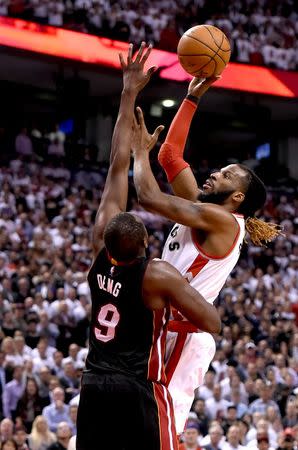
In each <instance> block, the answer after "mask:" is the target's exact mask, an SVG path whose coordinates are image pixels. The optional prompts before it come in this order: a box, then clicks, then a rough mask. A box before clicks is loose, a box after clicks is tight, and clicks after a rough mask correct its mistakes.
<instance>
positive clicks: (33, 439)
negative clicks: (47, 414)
mask: <svg viewBox="0 0 298 450" xmlns="http://www.w3.org/2000/svg"><path fill="white" fill-rule="evenodd" d="M54 442H56V436H55V434H54V433H52V432H51V431H50V430H49V427H48V424H47V421H46V419H45V418H44V417H43V416H37V417H36V418H35V420H34V422H33V425H32V431H31V434H30V435H29V445H30V450H47V449H48V447H49V446H50V445H51V444H53V443H54Z"/></svg>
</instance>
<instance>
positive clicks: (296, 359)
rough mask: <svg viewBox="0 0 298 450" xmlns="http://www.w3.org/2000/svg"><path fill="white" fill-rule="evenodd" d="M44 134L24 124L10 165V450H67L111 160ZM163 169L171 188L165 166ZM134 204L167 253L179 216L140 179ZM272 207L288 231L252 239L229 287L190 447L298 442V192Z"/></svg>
mask: <svg viewBox="0 0 298 450" xmlns="http://www.w3.org/2000/svg"><path fill="white" fill-rule="evenodd" d="M39 139H40V135H39V134H38V132H37V130H33V132H32V134H30V135H29V134H28V132H27V130H26V129H23V130H22V131H21V132H20V133H19V135H18V136H17V137H16V139H15V142H14V146H15V156H14V158H13V159H9V158H7V159H6V161H3V162H2V164H1V166H0V340H1V347H0V394H1V398H2V403H0V409H1V411H0V416H1V419H2V420H1V422H0V442H1V445H0V449H1V450H11V449H18V450H28V449H30V450H47V449H49V450H55V449H56V450H57V449H58V450H59V449H60V450H61V449H62V450H63V449H66V448H67V446H68V444H69V441H70V439H71V436H74V435H75V433H76V414H77V406H78V401H79V393H80V377H81V374H82V370H83V368H84V361H85V357H86V353H87V345H88V323H89V317H90V308H91V304H90V292H89V288H88V284H87V281H86V273H87V271H88V268H89V266H90V263H91V245H90V242H91V233H92V225H93V222H94V218H95V214H96V210H97V208H98V205H99V202H100V198H101V194H102V190H103V186H104V181H105V176H106V172H107V168H106V167H105V166H98V167H97V168H96V169H92V167H93V166H92V164H91V162H92V161H91V160H92V158H91V159H90V153H89V151H87V152H85V153H84V154H83V155H82V160H81V162H82V164H81V165H80V167H76V168H75V167H74V166H73V165H72V166H71V167H70V166H69V165H67V164H66V162H65V159H64V154H65V149H64V144H65V135H64V134H63V133H62V132H61V131H60V130H59V129H58V128H57V129H56V130H54V131H53V132H52V133H49V135H48V136H47V147H46V152H45V155H44V156H43V157H41V156H40V152H39V151H38V147H39V145H40V142H39ZM0 141H1V140H0ZM0 145H2V144H1V142H0ZM6 154H7V153H6ZM2 155H3V152H2ZM247 163H248V164H253V165H255V160H254V159H253V158H251V159H250V160H248V161H247ZM205 165H206V162H205ZM201 169H202V171H201V172H200V169H199V171H198V173H199V174H200V173H201V175H200V176H202V173H203V172H204V168H203V167H202V168H201ZM156 176H157V178H158V180H159V183H160V185H161V187H162V189H163V190H167V191H168V190H169V187H168V185H167V184H166V182H165V178H164V176H163V174H162V173H161V171H160V170H159V171H157V172H156ZM129 209H130V210H134V211H135V213H137V214H139V215H140V216H141V217H142V219H143V220H144V222H145V224H146V226H147V228H148V231H149V243H150V246H149V250H150V254H151V256H152V257H156V256H160V253H161V250H162V246H163V243H164V241H165V238H166V236H167V232H168V230H169V227H170V225H171V224H170V223H168V222H167V221H166V220H165V219H163V218H161V217H159V216H155V215H153V214H151V213H148V212H146V211H144V210H143V209H142V208H141V207H140V206H139V205H138V203H137V201H136V197H135V192H134V189H133V185H132V179H131V177H130V199H129ZM262 216H263V218H265V219H267V220H271V221H275V222H278V223H280V224H281V225H282V226H283V228H284V236H281V237H279V238H278V239H277V240H276V241H275V242H274V243H273V244H270V245H269V246H268V247H263V248H260V247H254V246H250V245H244V248H243V250H242V256H241V259H240V261H239V263H238V265H237V267H236V269H235V270H234V271H233V273H232V275H231V276H230V277H229V279H228V281H227V283H226V285H225V287H224V289H223V290H222V292H221V294H220V296H219V299H218V301H217V304H218V310H219V313H220V316H221V319H222V322H223V329H222V333H221V334H220V336H218V337H217V338H216V341H217V353H216V356H215V359H214V362H213V363H212V365H211V366H210V370H209V372H208V373H207V375H206V378H205V383H204V385H203V386H202V387H201V388H199V389H198V390H197V391H196V399H195V402H194V405H193V408H192V412H191V413H190V416H189V420H188V423H187V427H186V431H185V434H184V436H183V437H182V440H184V441H185V442H182V443H181V444H180V448H181V450H182V449H192V448H197V446H199V447H200V448H203V447H205V448H206V449H208V450H213V449H215V450H232V449H233V450H234V449H235V450H242V449H243V448H249V449H257V448H258V449H260V450H267V449H276V448H278V449H285V450H292V449H296V447H297V443H298V327H297V326H298V233H297V230H298V219H297V217H298V197H297V191H296V192H295V190H294V189H292V190H288V191H284V192H283V190H282V189H280V188H279V189H275V190H274V189H273V190H271V191H270V192H269V194H268V201H267V204H266V207H265V208H264V210H263V211H262ZM117 420H121V418H116V417H115V421H117ZM115 429H116V425H115ZM132 432H133V430H132ZM112 440H113V436H111V442H112ZM90 450H93V449H90Z"/></svg>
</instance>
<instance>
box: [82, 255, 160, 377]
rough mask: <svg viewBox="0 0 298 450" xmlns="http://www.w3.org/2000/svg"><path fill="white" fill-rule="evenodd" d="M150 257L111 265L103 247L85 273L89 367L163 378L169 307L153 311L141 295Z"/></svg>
mask: <svg viewBox="0 0 298 450" xmlns="http://www.w3.org/2000/svg"><path fill="white" fill-rule="evenodd" d="M148 262H149V261H148V259H146V258H138V259H137V260H136V261H135V262H134V263H133V264H130V265H125V266H114V265H113V264H112V263H111V262H110V259H109V258H108V255H107V251H106V249H103V250H102V251H101V252H100V253H99V255H98V256H97V258H96V260H95V262H94V264H93V266H92V267H91V269H90V272H89V274H88V282H89V286H90V290H91V298H92V317H91V324H90V338H89V353H88V356H87V360H86V368H87V371H88V370H89V371H92V372H115V373H124V374H127V375H129V376H137V377H141V378H145V379H149V380H152V381H165V375H164V351H165V339H166V327H167V322H168V318H169V310H168V309H167V308H164V309H162V310H158V311H151V310H150V309H148V308H146V306H145V305H144V303H143V298H142V284H143V277H144V273H145V270H146V267H147V264H148Z"/></svg>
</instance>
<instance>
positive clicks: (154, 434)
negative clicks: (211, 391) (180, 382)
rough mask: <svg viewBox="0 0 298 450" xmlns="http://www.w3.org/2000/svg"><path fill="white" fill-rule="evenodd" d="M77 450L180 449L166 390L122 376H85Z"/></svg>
mask: <svg viewBox="0 0 298 450" xmlns="http://www.w3.org/2000/svg"><path fill="white" fill-rule="evenodd" d="M76 449H77V450H100V449H109V450H140V449H142V450H178V443H177V438H176V429H175V421H174V412H173V405H172V400H171V396H170V395H169V392H168V390H167V388H166V387H165V386H163V385H161V384H159V383H153V382H151V381H147V380H144V381H142V380H138V379H135V378H133V377H128V376H125V375H121V374H95V373H84V374H83V379H82V389H81V394H80V402H79V409H78V418H77V441H76Z"/></svg>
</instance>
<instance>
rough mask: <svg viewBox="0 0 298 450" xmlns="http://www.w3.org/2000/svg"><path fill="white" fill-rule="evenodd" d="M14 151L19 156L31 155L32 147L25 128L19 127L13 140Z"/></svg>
mask: <svg viewBox="0 0 298 450" xmlns="http://www.w3.org/2000/svg"><path fill="white" fill-rule="evenodd" d="M15 148H16V152H17V153H18V154H19V155H21V156H32V155H33V147H32V142H31V139H30V137H29V136H28V131H27V128H26V127H24V128H22V129H21V131H20V133H19V134H18V135H17V137H16V141H15Z"/></svg>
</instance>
